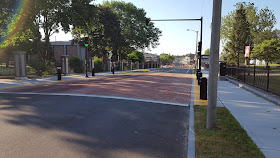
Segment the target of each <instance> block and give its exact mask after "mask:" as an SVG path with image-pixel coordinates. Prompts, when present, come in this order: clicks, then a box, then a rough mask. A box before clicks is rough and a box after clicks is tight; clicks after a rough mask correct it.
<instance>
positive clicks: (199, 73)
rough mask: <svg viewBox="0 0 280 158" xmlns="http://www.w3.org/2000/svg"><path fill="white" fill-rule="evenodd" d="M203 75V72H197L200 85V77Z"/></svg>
mask: <svg viewBox="0 0 280 158" xmlns="http://www.w3.org/2000/svg"><path fill="white" fill-rule="evenodd" d="M201 77H202V72H198V73H197V80H198V85H200V79H201Z"/></svg>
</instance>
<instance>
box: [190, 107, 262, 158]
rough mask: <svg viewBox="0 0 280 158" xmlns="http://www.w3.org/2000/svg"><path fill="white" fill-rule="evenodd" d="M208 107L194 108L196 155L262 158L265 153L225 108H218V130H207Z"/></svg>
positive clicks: (208, 157) (216, 157)
mask: <svg viewBox="0 0 280 158" xmlns="http://www.w3.org/2000/svg"><path fill="white" fill-rule="evenodd" d="M206 120H207V106H199V105H195V106H194V130H195V154H196V157H207V158H212V157H213V158H226V157H241V158H243V157H244V158H248V157H254V158H262V157H264V155H263V153H262V152H261V151H260V149H259V148H258V147H257V145H256V144H255V143H254V142H253V141H252V139H251V138H250V137H249V136H248V135H247V132H246V131H245V130H244V129H243V128H242V127H241V125H240V124H239V122H238V121H237V120H236V119H235V118H234V117H233V116H232V115H231V113H230V112H229V110H228V109H227V108H225V107H217V128H216V129H211V130H209V129H206Z"/></svg>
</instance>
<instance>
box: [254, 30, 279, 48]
mask: <svg viewBox="0 0 280 158" xmlns="http://www.w3.org/2000/svg"><path fill="white" fill-rule="evenodd" d="M273 38H280V30H278V29H275V30H273V31H272V30H265V31H263V32H260V33H259V34H258V35H257V36H256V38H255V40H254V44H256V45H257V44H260V43H262V42H263V41H264V40H271V39H273Z"/></svg>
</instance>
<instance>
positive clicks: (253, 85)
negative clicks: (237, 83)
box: [253, 65, 256, 86]
mask: <svg viewBox="0 0 280 158" xmlns="http://www.w3.org/2000/svg"><path fill="white" fill-rule="evenodd" d="M255 82H256V65H254V81H253V86H254V85H255Z"/></svg>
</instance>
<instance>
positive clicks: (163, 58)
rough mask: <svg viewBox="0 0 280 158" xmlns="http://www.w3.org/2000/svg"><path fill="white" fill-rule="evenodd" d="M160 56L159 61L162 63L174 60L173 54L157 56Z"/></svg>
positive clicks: (170, 62)
mask: <svg viewBox="0 0 280 158" xmlns="http://www.w3.org/2000/svg"><path fill="white" fill-rule="evenodd" d="M159 58H160V61H161V62H162V63H163V64H165V65H166V64H172V62H173V61H174V60H175V57H174V56H171V55H170V54H164V53H162V54H160V56H159Z"/></svg>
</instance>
